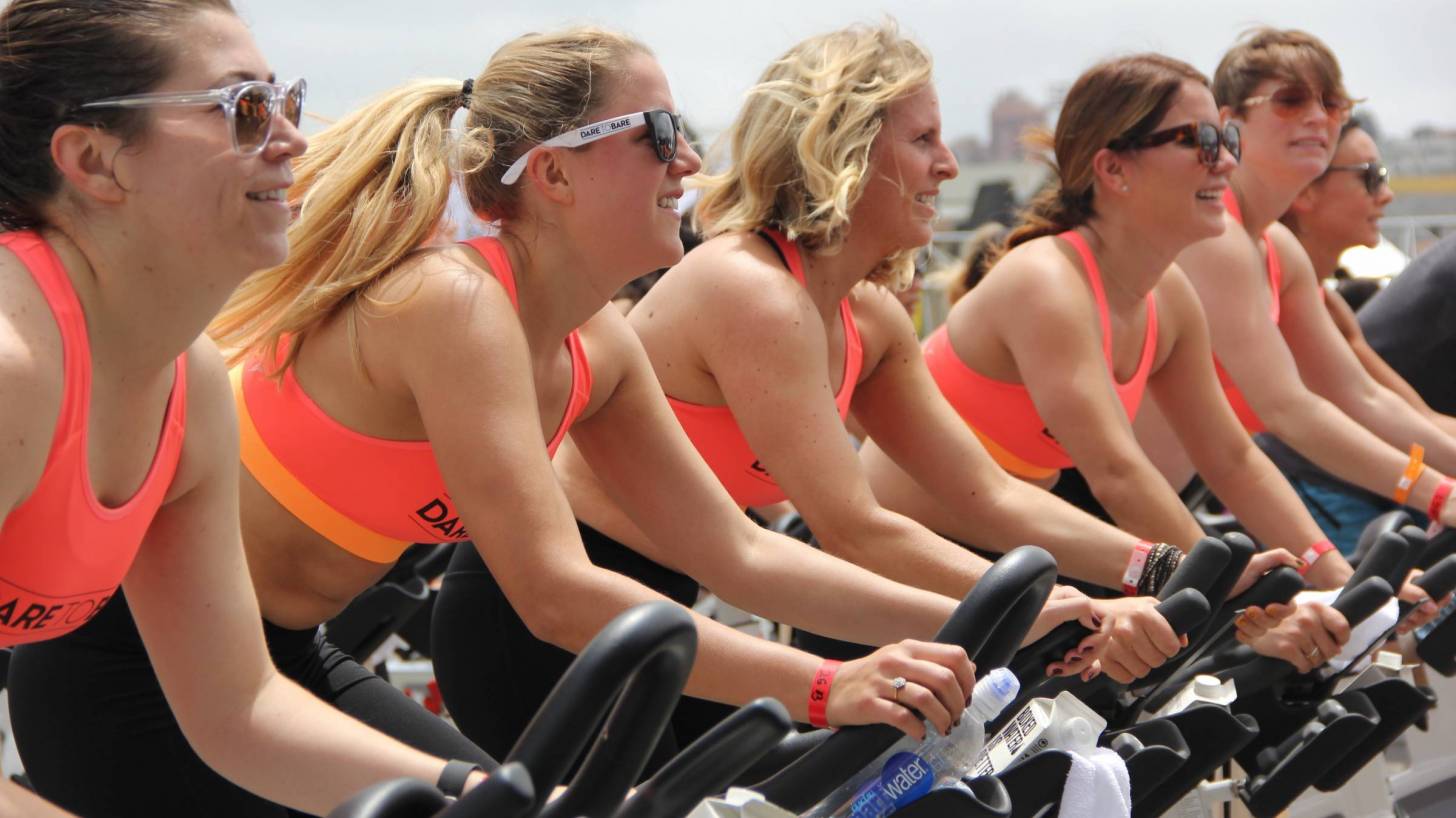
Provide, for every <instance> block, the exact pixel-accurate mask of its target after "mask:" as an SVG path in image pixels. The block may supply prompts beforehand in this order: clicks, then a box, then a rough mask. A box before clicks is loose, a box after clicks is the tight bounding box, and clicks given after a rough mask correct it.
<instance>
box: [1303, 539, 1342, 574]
mask: <svg viewBox="0 0 1456 818" xmlns="http://www.w3.org/2000/svg"><path fill="white" fill-rule="evenodd" d="M1333 550H1335V544H1334V543H1332V542H1330V541H1329V540H1320V541H1319V542H1317V543H1315V544H1314V545H1311V546H1310V547H1308V548H1306V549H1304V553H1303V554H1300V555H1299V558H1300V559H1302V560H1304V567H1303V568H1301V569H1299V575H1300V576H1304V575H1305V574H1308V573H1309V570H1310V569H1311V568H1313V567H1314V563H1315V560H1318V559H1319V558H1320V557H1323V556H1324V555H1325V554H1327V553H1329V552H1331V551H1333Z"/></svg>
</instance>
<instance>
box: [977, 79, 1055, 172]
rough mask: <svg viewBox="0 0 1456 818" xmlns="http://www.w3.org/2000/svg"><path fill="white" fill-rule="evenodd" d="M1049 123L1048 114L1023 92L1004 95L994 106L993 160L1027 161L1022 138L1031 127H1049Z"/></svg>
mask: <svg viewBox="0 0 1456 818" xmlns="http://www.w3.org/2000/svg"><path fill="white" fill-rule="evenodd" d="M1046 124H1047V116H1046V111H1045V110H1044V109H1042V108H1041V107H1040V106H1038V105H1036V104H1035V103H1033V102H1032V101H1031V100H1029V99H1027V98H1026V97H1025V96H1022V94H1021V92H1020V91H1016V90H1014V89H1013V90H1010V91H1006V92H1004V93H1002V94H1001V96H999V97H997V98H996V102H995V104H993V105H992V106H991V156H990V159H991V160H992V161H995V162H1004V161H1012V160H1018V159H1024V158H1026V156H1027V151H1026V148H1025V146H1024V145H1023V144H1022V141H1021V137H1022V135H1023V134H1024V133H1025V132H1026V131H1027V130H1028V129H1030V128H1045V127H1046Z"/></svg>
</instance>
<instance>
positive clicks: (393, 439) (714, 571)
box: [213, 28, 1080, 758]
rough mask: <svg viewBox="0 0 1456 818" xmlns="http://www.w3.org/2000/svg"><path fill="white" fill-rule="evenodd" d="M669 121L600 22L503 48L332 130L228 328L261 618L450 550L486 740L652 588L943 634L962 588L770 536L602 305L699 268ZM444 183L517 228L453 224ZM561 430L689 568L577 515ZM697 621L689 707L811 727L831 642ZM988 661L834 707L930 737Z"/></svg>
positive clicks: (680, 158)
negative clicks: (454, 120)
mask: <svg viewBox="0 0 1456 818" xmlns="http://www.w3.org/2000/svg"><path fill="white" fill-rule="evenodd" d="M460 108H464V109H465V111H464V115H463V126H462V127H461V128H460V130H459V131H458V133H457V132H451V130H450V125H449V123H450V119H451V117H452V116H453V115H455V114H456V112H457V111H458V110H459V109H460ZM675 112H676V106H675V103H674V101H673V98H672V94H671V91H670V90H669V88H668V85H667V81H666V78H665V76H664V74H663V71H662V69H661V68H660V67H659V66H658V64H657V62H656V60H655V59H654V58H653V57H652V55H651V53H650V52H649V51H648V50H647V49H646V47H645V46H643V45H642V44H640V43H638V42H636V41H635V40H632V39H630V38H627V37H625V36H622V35H619V34H615V33H612V32H609V31H603V30H599V29H592V28H582V29H571V30H567V31H562V32H559V33H552V34H532V35H527V36H524V37H520V38H518V39H516V40H513V41H511V42H510V43H508V44H506V45H505V46H503V47H502V48H501V49H500V50H499V51H498V52H497V53H496V54H495V55H494V56H493V57H492V58H491V60H490V62H489V63H488V64H487V66H486V67H485V69H484V71H483V72H482V73H481V74H480V75H479V76H477V77H475V78H473V79H472V80H469V81H466V82H465V83H464V84H463V85H462V84H461V83H460V82H459V81H439V82H419V83H413V84H410V85H407V86H404V87H402V88H400V89H399V90H396V91H394V92H392V93H390V94H387V95H385V96H384V97H381V98H380V99H378V100H376V101H375V102H373V103H371V104H370V105H368V106H366V107H365V108H364V109H362V110H360V111H358V112H356V113H355V114H353V115H351V116H349V117H347V118H345V119H344V120H342V121H340V122H339V123H338V124H336V125H334V126H332V127H330V128H329V129H327V130H325V131H324V132H322V133H321V134H319V135H317V136H316V137H315V139H314V141H313V147H314V149H313V152H312V153H311V154H310V157H311V159H309V160H308V161H304V162H301V163H300V164H299V167H298V171H297V173H298V178H297V182H296V184H295V185H294V188H293V202H294V204H295V206H296V207H297V209H298V218H297V220H296V221H295V222H294V224H293V226H292V228H291V229H290V231H289V234H290V238H291V239H292V241H293V242H294V244H293V247H294V252H293V253H292V254H290V256H289V258H288V260H287V261H286V262H285V263H283V264H282V265H280V266H278V267H276V268H273V269H271V270H267V271H264V272H262V273H260V274H258V275H257V276H255V277H254V278H252V279H250V280H249V281H248V282H247V283H246V284H245V285H244V286H243V288H242V289H241V290H240V291H239V292H238V294H237V296H236V297H235V298H234V299H233V301H232V302H231V303H230V304H229V306H228V308H227V309H226V310H224V312H223V314H222V316H221V317H220V318H219V319H218V321H217V322H216V323H215V324H214V325H213V332H214V333H215V336H216V337H217V339H218V340H219V342H220V344H221V345H222V346H224V347H225V348H229V349H232V350H233V361H234V363H235V368H234V370H233V377H234V383H235V390H236V397H237V406H238V413H239V417H240V419H241V426H242V463H243V480H242V482H243V494H242V497H243V501H242V505H243V530H244V536H245V540H246V543H247V551H248V558H249V565H250V567H251V569H252V573H253V579H254V583H255V586H256V589H257V593H258V599H259V603H260V606H261V608H262V612H263V616H264V618H265V619H266V620H267V621H268V622H269V623H272V624H273V625H275V626H277V627H279V628H286V629H290V630H291V631H293V632H309V633H311V632H313V630H314V629H316V628H317V627H318V625H319V624H320V623H322V622H324V621H326V620H328V619H329V618H331V617H333V616H334V615H335V614H337V613H338V612H339V611H340V610H341V609H342V608H343V607H344V606H345V605H346V604H347V603H348V602H349V601H350V600H351V599H352V598H353V597H354V596H355V595H357V594H358V593H359V592H361V591H362V590H364V589H365V588H367V587H368V586H369V585H370V584H371V583H373V582H374V581H376V580H377V579H378V578H379V577H380V576H381V575H382V574H383V573H384V572H385V571H386V570H388V568H389V567H390V565H392V564H393V562H394V561H395V560H396V559H397V558H398V555H399V553H400V551H401V550H403V548H404V547H405V546H406V545H407V544H408V543H409V542H412V541H416V540H419V541H430V542H458V543H459V545H458V547H457V548H456V551H455V553H454V556H453V559H452V561H451V564H450V568H449V570H448V572H447V574H446V577H445V579H444V582H443V587H442V589H441V593H440V598H439V600H438V603H437V605H436V608H435V621H434V623H433V658H434V662H435V670H436V674H437V677H438V679H439V682H440V686H441V691H442V693H443V695H444V697H445V702H446V705H447V707H448V708H449V710H450V713H451V715H452V717H453V718H454V720H455V722H456V724H457V725H458V726H459V727H460V728H461V729H462V730H463V731H464V734H465V735H466V736H468V737H469V738H470V739H471V740H473V741H474V742H476V743H477V744H479V745H480V746H481V747H483V748H485V750H486V751H488V752H489V753H491V754H493V755H496V756H501V755H504V754H505V753H507V752H508V751H509V749H510V747H511V746H512V744H513V743H514V742H515V740H516V738H517V737H518V735H519V733H520V731H521V730H522V729H523V728H524V726H525V724H526V723H527V721H528V720H529V719H530V718H531V716H532V714H534V712H535V711H536V709H537V707H538V706H539V704H540V703H541V701H542V700H543V699H544V698H545V696H546V694H547V693H548V692H549V691H550V689H551V687H552V685H553V684H554V683H555V682H556V680H557V678H558V677H559V675H560V673H561V672H562V670H563V669H564V668H565V666H566V665H567V663H568V662H569V661H570V659H571V652H573V651H576V650H579V649H580V648H581V647H583V646H584V645H585V644H586V642H587V641H588V640H589V639H590V638H591V637H592V636H593V635H595V634H596V632H597V631H598V630H599V629H600V628H601V627H602V626H603V625H604V624H606V622H607V621H609V620H610V619H611V618H612V617H614V616H616V615H617V614H619V613H621V612H622V611H623V610H625V609H626V608H628V607H630V606H632V605H635V604H638V603H641V602H645V601H649V600H653V599H659V598H661V596H662V595H663V594H662V593H661V591H667V592H668V594H667V595H669V596H670V597H672V598H673V599H676V600H677V601H679V602H682V603H684V604H691V603H692V602H693V601H694V599H695V598H696V595H697V582H699V581H701V582H703V583H704V584H708V585H711V586H712V587H713V588H714V590H715V591H716V592H717V593H718V594H719V595H720V596H723V597H724V598H726V599H728V600H730V601H732V602H734V603H735V604H737V605H740V606H742V607H745V608H750V609H754V610H759V611H762V612H764V613H765V614H767V615H769V616H773V617H776V618H779V619H784V620H787V621H794V622H801V623H805V624H811V625H813V626H816V627H823V628H829V629H831V630H836V631H837V632H839V633H841V634H845V635H851V634H852V635H855V636H857V637H858V638H861V639H865V640H871V641H875V642H878V643H888V642H895V641H896V640H899V639H903V638H905V637H911V636H913V637H919V638H928V637H929V636H931V635H932V634H934V632H935V631H936V629H937V628H938V627H939V626H940V624H941V623H942V622H943V621H944V620H945V618H946V617H947V616H948V615H949V613H950V611H951V610H952V609H953V607H954V604H955V600H952V599H949V598H946V597H942V596H938V595H935V594H930V593H927V592H924V591H919V590H915V589H912V588H909V587H905V586H900V585H896V584H894V583H891V582H888V581H885V580H883V579H880V578H878V577H875V576H873V575H872V574H870V573H868V572H866V571H863V570H860V569H857V568H855V567H853V566H851V565H848V564H846V563H841V562H839V561H837V560H834V559H832V558H830V557H827V556H825V555H823V554H820V553H818V552H816V551H814V550H812V549H810V548H807V547H805V546H803V545H802V544H799V543H797V542H794V541H791V540H789V539H787V538H784V537H780V536H777V535H773V534H770V533H768V532H765V531H763V530H761V529H759V528H757V527H756V526H754V525H752V523H751V522H749V521H748V520H747V519H746V518H745V517H743V515H741V514H739V513H738V509H737V508H736V507H734V505H733V504H732V502H731V501H730V500H729V499H728V497H727V496H726V495H725V494H724V493H723V491H722V489H721V488H719V487H718V485H717V484H716V483H715V482H714V480H713V478H712V475H711V473H710V472H708V470H707V469H706V468H705V467H704V466H703V464H702V462H701V460H699V459H698V457H697V456H696V455H695V454H694V453H693V450H692V447H691V444H690V443H689V442H688V441H687V440H686V439H685V438H684V437H683V435H682V432H681V430H680V429H679V428H678V427H677V426H676V424H675V423H674V421H673V420H672V416H671V413H670V412H669V410H668V408H667V405H666V402H665V401H664V399H663V397H662V393H661V390H660V388H659V387H658V386H657V382H656V380H655V379H654V378H653V377H652V372H651V370H650V368H649V366H648V364H647V361H646V358H645V356H643V354H642V351H641V347H640V345H639V343H638V342H637V339H636V337H635V336H634V335H633V334H632V332H631V330H630V329H629V328H628V327H627V326H626V323H625V321H624V320H623V318H622V317H621V314H620V313H619V312H618V311H617V310H616V308H614V307H612V306H611V305H610V304H609V299H610V297H611V295H612V294H613V293H615V292H616V291H617V290H618V289H619V288H620V287H621V285H622V284H624V283H626V282H627V281H629V280H631V279H633V278H635V277H637V276H638V275H640V274H641V273H642V272H643V271H647V270H652V269H654V268H659V267H664V266H667V265H670V264H673V263H675V262H676V261H677V260H678V258H679V257H680V256H681V254H682V245H681V243H680V240H679V238H678V229H679V226H680V217H679V216H678V213H677V201H678V197H680V196H681V195H682V192H683V180H684V178H685V177H687V176H689V175H691V174H693V173H695V172H696V171H697V170H698V168H699V166H700V162H699V159H698V156H697V155H696V154H695V153H694V152H693V150H692V148H691V147H689V146H688V145H687V143H686V141H685V140H683V139H682V137H681V135H680V133H679V126H678V123H677V118H676V113H675ZM452 179H458V184H459V185H460V187H461V189H462V191H463V193H464V195H465V197H466V199H467V200H468V201H469V203H470V205H471V208H472V209H473V210H474V211H475V212H476V213H477V214H479V215H481V216H482V217H484V218H489V219H493V220H496V221H497V222H498V224H499V227H500V232H499V237H496V238H484V239H476V240H472V241H471V242H468V243H466V244H458V245H457V244H450V243H447V242H446V241H444V240H443V239H442V238H441V237H440V236H438V235H437V233H436V231H437V228H438V225H439V224H440V222H441V217H442V214H443V213H444V210H445V206H446V200H447V196H448V192H449V188H450V185H451V182H452ZM568 434H569V435H570V438H571V439H572V440H574V441H575V443H576V445H577V446H578V447H579V449H580V451H582V452H584V453H586V456H587V458H588V460H589V461H590V462H591V464H592V466H593V467H594V468H596V469H597V470H598V472H599V473H601V474H602V475H604V476H605V477H606V478H607V479H608V480H609V482H610V485H612V486H613V488H614V490H615V491H617V492H618V496H620V497H621V498H622V499H623V505H624V507H626V508H628V509H630V510H631V512H632V514H633V519H634V520H635V521H636V522H637V524H639V525H641V526H642V528H643V530H645V531H649V532H651V533H652V535H653V542H655V543H662V546H660V547H655V548H653V549H652V550H650V551H649V552H648V553H649V555H650V556H651V558H653V559H655V560H658V561H660V562H661V563H663V564H664V565H670V566H672V569H674V570H668V569H661V568H659V569H657V570H654V571H648V572H645V573H644V572H643V571H642V570H640V567H639V566H640V564H644V563H647V560H646V559H644V558H643V557H641V556H639V555H635V554H632V553H628V552H626V551H625V549H618V550H613V549H611V548H609V547H606V546H604V545H602V544H600V543H599V542H597V540H596V538H595V536H594V532H592V531H590V530H589V529H584V528H579V527H578V526H577V524H576V522H575V520H574V519H573V517H572V514H571V509H570V507H569V506H568V504H567V501H566V498H565V496H564V494H563V492H562V490H561V487H560V486H559V485H558V483H557V479H556V477H555V475H554V474H553V472H552V469H551V463H550V455H551V454H552V453H553V452H554V451H555V449H556V447H557V446H558V445H560V444H561V443H562V441H563V440H564V439H566V437H567V435H568ZM664 498H671V501H670V502H664ZM677 571H682V572H684V573H683V574H679V573H676V572H677ZM685 574H691V578H689V577H687V576H685ZM808 576H813V577H815V578H816V580H817V583H818V584H817V587H816V589H815V590H814V591H813V592H810V593H802V592H799V591H798V589H800V588H802V585H803V580H802V578H803V577H808ZM790 588H793V589H795V592H793V593H791V592H789V589H790ZM1078 613H1080V611H1079V610H1076V609H1075V608H1074V609H1072V610H1071V613H1070V614H1069V616H1075V615H1077V614H1078ZM698 624H699V632H700V642H699V651H698V661H697V664H696V666H695V668H694V671H693V674H692V677H691V679H690V680H689V685H688V692H689V693H690V694H692V695H695V696H698V697H702V698H706V699H712V700H716V701H718V702H723V703H729V704H741V703H744V702H747V701H749V700H751V699H754V698H757V697H760V696H765V695H768V696H775V697H778V698H779V699H780V700H782V701H783V702H784V703H785V705H786V706H787V707H788V708H789V710H790V712H792V713H794V714H795V715H796V716H797V717H798V718H799V719H801V720H809V719H810V718H811V715H813V711H812V710H811V708H810V704H809V701H810V691H811V688H812V686H813V682H814V678H815V675H816V671H817V670H818V669H819V666H820V664H821V661H820V660H819V659H818V658H816V657H813V656H810V655H807V654H805V653H802V652H799V651H796V650H793V649H791V648H788V647H785V646H782V645H778V644H775V643H772V642H768V641H765V640H761V639H758V638H755V637H750V636H747V635H744V634H741V633H739V632H737V631H734V630H732V629H729V628H727V627H724V626H722V625H719V624H717V623H714V622H712V621H710V620H707V619H700V620H699V623H698ZM972 674H973V669H972V667H971V666H970V663H969V661H968V660H967V658H966V656H965V653H964V651H962V650H960V649H959V648H953V647H949V646H944V645H931V644H927V643H920V642H912V641H906V642H900V643H897V644H894V645H892V646H890V647H888V648H885V649H883V650H881V651H879V652H877V653H875V654H874V655H873V656H871V657H869V658H867V659H865V660H863V661H860V662H856V663H853V664H846V665H845V666H844V668H843V669H842V670H840V672H839V674H838V676H837V677H836V679H835V681H834V683H833V687H832V690H831V695H829V697H828V700H827V706H826V708H825V710H824V711H822V712H821V713H820V714H819V717H820V718H826V719H827V721H828V722H830V723H833V724H854V723H862V722H884V723H889V724H893V725H896V726H898V727H901V728H902V729H904V730H906V731H907V732H910V733H914V734H917V735H919V734H920V733H921V732H922V731H923V729H924V728H923V727H922V722H920V721H919V720H918V719H917V718H916V717H915V716H914V715H913V714H912V713H911V711H910V710H909V709H908V708H909V707H915V708H918V709H919V710H920V711H921V712H922V713H924V714H925V716H926V717H928V718H929V719H930V720H931V722H932V723H933V724H935V725H936V726H937V727H939V728H940V729H945V728H947V727H948V726H949V724H950V722H951V720H952V719H953V718H954V714H957V713H959V711H960V708H961V707H962V706H963V705H964V702H965V700H966V696H967V695H968V694H969V691H970V690H971V686H972V682H973V679H972ZM897 676H899V677H904V678H905V679H907V686H906V689H905V690H903V691H901V692H900V695H899V700H898V703H897V701H896V697H895V695H894V694H895V691H893V690H891V688H890V687H889V684H888V681H889V680H890V679H893V678H895V677H897ZM714 712H715V714H718V713H721V710H715V711H714ZM674 739H675V736H674V735H669V736H668V737H667V738H666V740H665V742H664V744H663V745H662V750H661V752H660V754H659V758H660V757H661V756H662V755H665V754H666V753H667V752H670V751H671V750H672V749H673V748H674Z"/></svg>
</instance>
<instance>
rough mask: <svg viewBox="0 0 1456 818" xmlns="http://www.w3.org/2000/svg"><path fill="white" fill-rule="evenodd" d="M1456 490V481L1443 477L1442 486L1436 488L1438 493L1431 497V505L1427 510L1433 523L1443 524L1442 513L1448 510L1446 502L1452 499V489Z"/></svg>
mask: <svg viewBox="0 0 1456 818" xmlns="http://www.w3.org/2000/svg"><path fill="white" fill-rule="evenodd" d="M1452 488H1456V480H1452V479H1451V478H1449V477H1442V478H1441V484H1440V485H1438V486H1436V491H1435V493H1434V494H1432V495H1431V505H1430V506H1429V507H1428V508H1427V509H1426V516H1427V517H1430V518H1431V522H1433V523H1439V522H1441V511H1442V510H1443V509H1445V508H1446V501H1447V500H1449V499H1450V498H1451V489H1452Z"/></svg>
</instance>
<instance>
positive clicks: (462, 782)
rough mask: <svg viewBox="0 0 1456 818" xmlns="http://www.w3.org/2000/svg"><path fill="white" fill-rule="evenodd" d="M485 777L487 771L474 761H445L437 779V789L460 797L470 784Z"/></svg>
mask: <svg viewBox="0 0 1456 818" xmlns="http://www.w3.org/2000/svg"><path fill="white" fill-rule="evenodd" d="M484 779H485V773H484V772H483V771H482V770H481V769H480V765H479V764H476V763H475V762H473V761H461V760H459V759H455V760H452V761H447V762H445V766H444V767H443V768H441V769H440V777H439V778H438V779H436V781H435V789H437V790H439V791H440V792H442V793H444V794H445V795H448V796H450V797H451V798H459V797H460V796H461V795H464V794H465V790H466V789H468V786H467V784H468V785H469V786H474V785H475V784H478V783H480V782H481V781H483V780H484Z"/></svg>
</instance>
